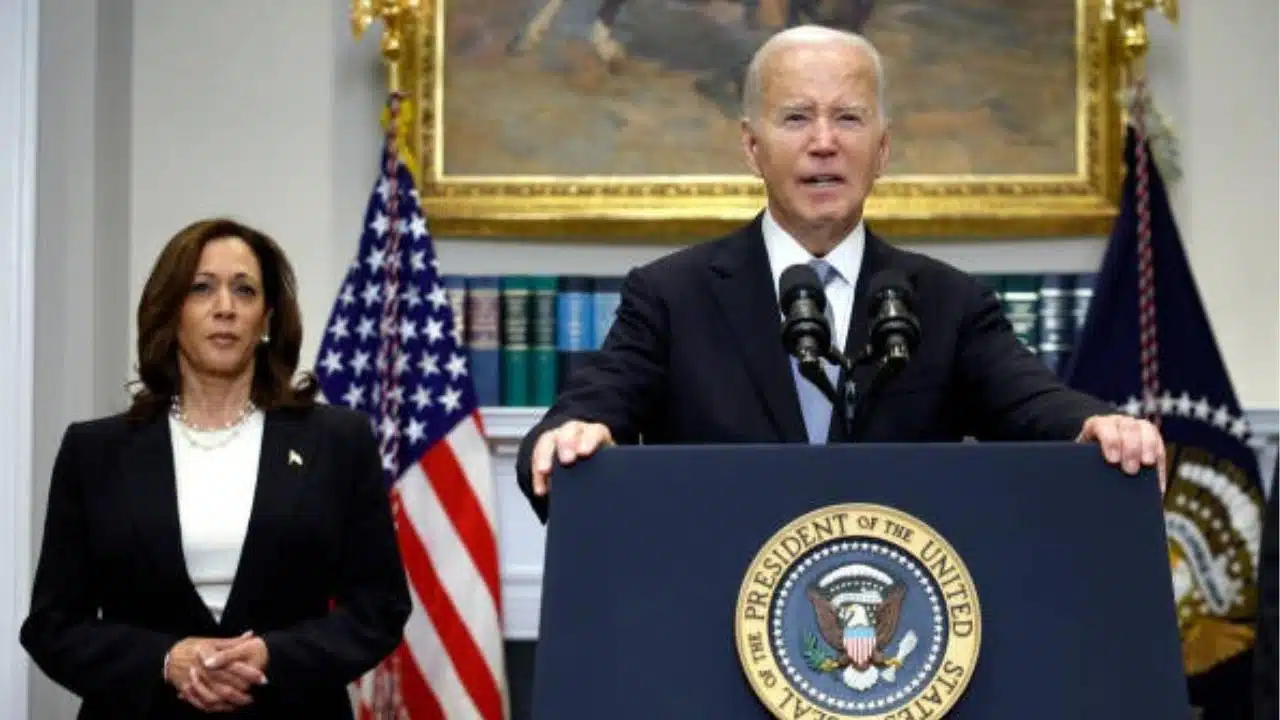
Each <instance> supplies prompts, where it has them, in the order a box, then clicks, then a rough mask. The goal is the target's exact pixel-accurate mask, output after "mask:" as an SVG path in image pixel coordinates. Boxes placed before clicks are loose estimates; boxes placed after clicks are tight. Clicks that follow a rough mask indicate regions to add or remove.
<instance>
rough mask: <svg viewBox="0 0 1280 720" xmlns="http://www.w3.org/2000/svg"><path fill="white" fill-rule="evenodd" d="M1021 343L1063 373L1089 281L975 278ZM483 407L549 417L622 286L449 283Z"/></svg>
mask: <svg viewBox="0 0 1280 720" xmlns="http://www.w3.org/2000/svg"><path fill="white" fill-rule="evenodd" d="M978 278H979V279H980V280H981V281H982V282H983V283H985V284H986V285H987V286H989V287H990V288H991V289H992V290H993V291H994V292H995V293H996V295H997V297H999V299H1000V301H1001V304H1002V306H1003V308H1004V312H1005V314H1006V316H1007V317H1008V318H1009V321H1010V323H1011V324H1012V326H1013V328H1014V332H1015V333H1016V334H1017V336H1018V338H1019V339H1020V340H1022V342H1023V344H1025V345H1026V346H1027V347H1028V348H1029V349H1031V350H1032V351H1033V352H1035V353H1036V354H1037V355H1038V356H1039V357H1040V358H1041V359H1043V360H1044V362H1045V364H1046V365H1048V366H1049V367H1050V368H1051V369H1053V370H1054V371H1055V372H1057V373H1062V372H1063V371H1064V370H1065V369H1066V366H1067V362H1068V361H1069V360H1070V356H1071V348H1072V346H1073V344H1074V342H1075V338H1076V336H1077V335H1078V333H1079V331H1080V328H1081V327H1082V326H1083V325H1084V319H1085V315H1086V313H1087V312H1088V307H1089V301H1090V299H1091V298H1092V295H1093V276H1092V275H1089V274H1001V275H979V276H978ZM443 282H444V285H445V290H446V292H447V294H448V296H449V300H450V303H451V305H452V309H453V315H454V318H458V319H460V324H461V325H462V327H461V328H460V329H459V330H460V337H461V338H462V339H463V342H464V344H465V345H466V346H467V350H468V353H469V355H470V363H471V375H472V380H473V382H474V383H475V387H476V393H477V394H478V396H479V400H480V403H481V404H482V405H484V406H487V407H545V406H547V405H549V404H551V402H552V401H553V400H554V399H555V397H556V394H557V393H558V392H559V390H560V388H561V387H562V386H563V385H564V383H565V380H566V378H567V377H568V376H569V375H570V374H571V373H573V372H574V370H575V369H576V368H578V367H579V366H580V365H581V364H582V362H583V360H584V359H585V358H587V357H589V354H590V353H592V352H594V351H595V350H597V349H599V348H600V346H601V344H602V343H603V342H604V339H605V336H606V335H608V333H609V327H610V325H611V324H612V323H613V318H614V314H615V312H616V310H617V306H618V298H619V290H620V289H621V286H622V277H620V276H613V275H447V276H445V277H444V278H443Z"/></svg>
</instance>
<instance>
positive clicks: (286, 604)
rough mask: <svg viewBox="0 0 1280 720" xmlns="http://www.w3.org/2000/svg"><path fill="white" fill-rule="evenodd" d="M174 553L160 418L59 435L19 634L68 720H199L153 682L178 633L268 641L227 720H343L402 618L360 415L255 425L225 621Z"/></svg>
mask: <svg viewBox="0 0 1280 720" xmlns="http://www.w3.org/2000/svg"><path fill="white" fill-rule="evenodd" d="M291 458H292V459H291ZM297 459H301V463H300V464H299V463H298V462H297V461H296V460H297ZM181 543H182V538H181V533H180V530H179V517H178V502H177V491H176V488H175V484H174V465H173V455H172V451H171V446H170V432H169V425H168V422H167V418H165V417H161V418H160V419H158V420H156V421H154V422H149V423H146V424H141V425H133V424H130V423H128V422H127V421H126V420H125V419H124V417H123V416H114V417H110V418H104V419H99V420H95V421H89V422H83V423H75V424H72V425H71V426H70V428H68V430H67V433H66V435H65V436H64V438H63V441H62V447H61V449H60V450H59V452H58V456H57V460H56V462H55V464H54V469H53V477H52V481H51V486H50V491H49V506H48V514H47V517H46V520H45V529H44V540H43V546H42V549H41V554H40V560H39V564H38V566H37V568H36V573H35V582H34V588H33V590H32V598H31V613H30V615H29V617H28V618H27V620H26V622H25V623H24V624H23V626H22V632H21V640H22V645H23V647H25V648H26V649H27V651H28V652H29V653H30V654H31V657H32V658H33V659H34V660H35V662H36V663H37V664H38V665H39V666H40V668H41V669H42V670H44V671H45V673H47V674H48V675H49V677H50V678H52V679H53V680H54V681H56V682H58V683H59V684H61V685H63V686H64V687H66V688H67V689H69V690H70V691H72V692H73V693H75V694H77V695H79V696H80V697H81V698H82V699H83V703H82V705H81V710H80V717H81V718H85V719H88V718H157V719H158V718H188V717H191V718H195V717H209V715H207V714H205V713H202V712H200V711H198V710H196V709H195V708H194V707H193V706H191V705H189V704H187V703H186V702H184V701H182V700H180V699H179V698H178V691H177V690H176V689H174V688H173V687H172V686H170V685H168V684H166V683H165V681H164V679H163V677H162V667H163V662H164V656H165V653H166V652H168V650H169V649H170V648H171V647H172V646H173V644H174V643H176V642H178V641H179V640H182V639H183V638H186V637H190V636H202V637H234V636H237V635H239V634H241V633H243V632H245V631H247V630H251V631H253V632H254V633H256V634H257V635H259V636H261V637H262V638H264V640H265V641H266V645H267V649H268V654H269V659H268V666H267V670H266V675H267V680H268V682H267V684H266V685H264V686H261V687H258V688H255V689H254V690H253V695H254V698H255V701H254V703H253V704H251V705H249V706H247V707H246V708H245V709H243V710H242V711H240V712H239V713H237V714H234V715H233V717H252V718H308V720H312V719H316V720H318V719H319V718H350V717H351V716H352V713H351V703H350V701H349V700H348V697H347V693H346V685H347V684H348V683H349V682H350V681H352V680H354V679H355V678H357V677H359V676H360V675H361V674H362V673H363V672H364V671H365V670H367V669H368V668H370V667H372V666H374V665H376V664H377V663H378V661H379V660H381V659H382V658H384V657H385V656H387V655H388V654H389V653H390V652H391V651H392V650H393V649H394V648H395V647H396V645H397V644H398V643H399V641H400V638H401V635H402V630H403V628H404V623H405V622H406V620H407V618H408V615H409V611H410V598H409V591H408V584H407V582H406V579H405V575H404V571H403V568H402V565H401V560H400V554H399V549H398V545H397V543H396V537H395V533H394V530H393V526H392V523H391V516H390V511H389V503H388V498H387V491H386V485H385V482H384V481H383V476H382V470H381V463H380V460H379V453H378V448H377V445H376V443H375V440H374V437H373V434H372V432H371V429H370V427H369V423H368V422H367V421H366V420H365V419H364V417H363V416H361V415H359V414H357V413H355V412H353V411H350V410H346V409H343V408H338V407H332V406H325V405H319V406H316V407H314V408H312V409H310V410H287V411H286V410H274V411H270V412H268V413H267V416H266V421H265V427H264V430H263V439H262V452H261V463H260V469H259V473H258V485H257V490H256V491H255V495H254V498H253V509H252V515H251V516H250V521H249V529H248V534H247V536H246V538H245V545H244V550H243V553H242V555H241V560H240V565H239V567H238V569H237V573H236V577H235V582H234V584H233V586H232V591H231V595H230V597H229V598H228V600H227V606H226V608H225V611H224V613H223V617H222V621H221V623H218V622H215V621H214V618H213V615H212V614H211V613H210V612H209V610H208V609H207V607H206V606H205V604H204V602H203V601H202V600H201V599H200V596H199V595H198V594H197V592H196V589H195V586H194V585H193V584H192V582H191V580H190V578H189V576H188V574H187V569H186V565H185V561H184V559H183V554H182V545H181Z"/></svg>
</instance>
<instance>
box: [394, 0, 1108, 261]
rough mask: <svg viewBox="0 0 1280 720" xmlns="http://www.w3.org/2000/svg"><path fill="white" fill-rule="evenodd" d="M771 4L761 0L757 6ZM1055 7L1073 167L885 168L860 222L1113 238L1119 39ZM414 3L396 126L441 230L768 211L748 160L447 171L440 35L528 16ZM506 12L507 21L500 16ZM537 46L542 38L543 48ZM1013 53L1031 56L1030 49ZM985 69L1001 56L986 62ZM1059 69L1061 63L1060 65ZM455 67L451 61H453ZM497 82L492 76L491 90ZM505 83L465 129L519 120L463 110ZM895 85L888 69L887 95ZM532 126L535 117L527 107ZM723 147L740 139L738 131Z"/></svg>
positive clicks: (591, 227)
mask: <svg viewBox="0 0 1280 720" xmlns="http://www.w3.org/2000/svg"><path fill="white" fill-rule="evenodd" d="M556 1H557V2H558V1H559V0H556ZM597 1H598V0H597ZM644 1H645V2H653V1H654V0H644ZM769 1H770V0H762V4H763V3H768V2H769ZM793 1H794V0H793ZM821 1H822V0H818V2H821ZM883 1H884V0H881V2H883ZM1064 1H1065V2H1066V3H1067V4H1069V5H1070V6H1071V10H1070V12H1071V13H1072V15H1073V26H1072V29H1071V31H1070V35H1069V36H1068V41H1069V43H1070V45H1071V46H1072V50H1071V52H1072V58H1071V60H1070V61H1069V62H1070V64H1071V66H1072V67H1070V68H1066V69H1069V70H1071V72H1070V73H1069V76H1070V77H1071V79H1072V84H1071V86H1070V87H1069V88H1066V89H1065V90H1063V89H1062V88H1059V90H1062V92H1069V94H1070V96H1071V97H1073V98H1074V106H1073V107H1072V108H1071V110H1070V113H1071V118H1069V120H1073V121H1072V122H1070V124H1071V126H1072V132H1071V134H1070V136H1068V137H1066V138H1065V139H1063V138H1059V140H1060V141H1061V143H1063V146H1065V147H1066V148H1067V150H1066V152H1069V153H1071V154H1073V156H1074V157H1073V162H1074V167H1073V168H1071V169H1070V170H1068V171H1063V172H1052V173H1050V172H1045V173H1031V172H1004V173H1002V172H987V173H983V174H979V173H975V172H956V173H941V174H936V175H931V174H924V173H919V172H916V173H911V174H906V173H903V174H894V173H893V172H892V170H891V172H890V173H889V174H887V175H886V176H885V177H883V178H881V180H880V181H879V182H878V183H877V186H876V189H875V191H874V192H873V194H872V196H871V197H870V198H869V199H868V203H867V209H866V214H867V219H868V222H869V223H870V224H871V225H873V226H874V227H875V229H876V230H877V232H879V233H881V234H884V235H886V236H889V237H915V238H939V239H941V238H946V237H956V236H964V237H970V238H992V237H1007V238H1012V237H1047V236H1048V237H1052V236H1078V235H1094V234H1105V233H1106V232H1107V231H1108V230H1109V228H1110V225H1111V223H1112V221H1113V219H1114V216H1115V213H1116V199H1117V197H1116V196H1117V193H1118V188H1119V183H1120V180H1121V175H1122V166H1121V153H1122V149H1123V148H1122V141H1123V139H1122V121H1123V115H1122V112H1121V108H1120V107H1119V105H1118V100H1117V94H1118V93H1117V91H1118V88H1119V84H1118V83H1119V82H1120V79H1121V60H1120V57H1121V54H1122V53H1121V52H1120V48H1118V46H1117V42H1116V41H1115V35H1114V34H1113V33H1114V27H1113V26H1111V25H1109V24H1108V23H1106V22H1104V20H1103V5H1104V3H1105V2H1106V0H1042V2H1043V3H1046V5H1044V6H1043V7H1049V5H1057V4H1058V3H1063V2H1064ZM418 2H419V3H420V8H419V10H420V12H421V14H420V15H419V19H420V22H419V23H417V24H416V25H415V26H414V27H412V29H411V31H410V35H411V38H410V40H411V41H410V42H406V43H405V47H404V48H403V51H404V57H403V63H402V67H403V69H404V72H402V78H401V83H402V85H403V87H404V89H405V91H406V93H407V96H408V98H409V99H410V100H411V101H412V102H411V104H410V105H409V108H408V109H409V112H410V114H411V115H410V117H409V118H405V120H406V121H407V122H408V123H409V124H410V128H411V132H410V140H409V144H410V148H409V152H411V153H412V155H413V157H414V158H415V159H416V160H417V168H418V172H419V183H420V188H419V192H420V195H421V198H422V203H423V209H424V212H425V213H426V214H427V217H428V221H429V223H430V224H431V227H432V230H433V232H434V233H435V234H436V235H438V236H445V237H451V238H498V237H501V238H519V239H526V240H535V239H554V240H559V241H575V240H582V241H587V242H604V241H618V240H636V241H645V242H654V241H657V242H688V241H694V240H698V239H702V238H706V237H710V236H713V235H715V234H719V233H721V232H724V231H726V230H728V229H730V228H732V227H735V226H737V225H740V224H741V223H743V222H745V221H746V220H748V219H749V218H751V217H752V216H753V215H754V214H755V213H757V212H758V211H759V209H760V208H761V207H762V206H763V202H764V196H763V192H762V188H761V185H760V183H759V181H758V180H757V179H755V178H754V177H752V176H750V175H749V174H747V173H746V166H745V163H744V164H743V166H742V167H743V172H742V173H741V174H736V175H735V174H725V173H717V174H695V173H656V174H635V175H626V176H623V175H618V174H605V173H593V172H582V173H578V174H563V173H554V172H552V173H544V172H533V173H525V174H516V173H506V172H483V173H476V174H462V173H452V174H451V173H448V172H446V152H445V151H446V148H448V147H449V146H450V135H449V133H448V132H447V131H446V124H447V123H446V120H447V119H448V116H449V113H450V110H451V106H450V105H449V103H462V102H463V100H461V99H459V98H456V97H452V96H451V95H450V94H449V92H447V90H448V89H449V83H448V82H447V81H448V80H449V78H450V76H449V73H450V69H451V67H455V60H454V58H453V57H452V56H451V52H452V50H451V49H450V48H449V47H448V45H449V42H448V39H449V38H451V37H453V36H461V35H465V34H466V33H464V32H463V30H462V29H459V28H455V29H456V30H458V32H455V33H451V32H450V30H451V28H450V27H449V26H448V23H449V22H451V17H450V16H451V14H454V10H455V8H466V9H467V11H468V12H471V11H473V8H476V7H479V5H475V3H481V4H485V3H486V2H487V6H494V5H497V4H502V3H509V4H511V5H512V6H515V5H516V4H517V3H519V5H520V6H521V7H524V5H525V4H526V1H525V0H418ZM541 2H543V0H528V2H527V5H528V6H530V7H531V8H533V9H536V6H537V5H538V4H539V3H541ZM635 2H637V3H638V2H641V0H635ZM983 2H987V3H989V4H990V5H991V6H992V7H993V8H995V7H997V6H1008V5H1009V2H1008V1H1007V0H969V2H968V3H967V5H969V6H973V5H975V4H981V3H983ZM1033 6H1034V7H1041V3H1031V4H1023V5H1022V7H1033ZM459 12H461V11H459ZM505 12H507V14H508V15H509V14H510V12H509V8H508V9H507V10H506V11H505ZM1058 12H1060V13H1061V14H1063V15H1065V14H1067V12H1068V11H1067V10H1064V9H1062V8H1058ZM461 24H462V22H461V21H459V25H461ZM471 24H474V23H471ZM470 33H471V34H470V37H471V40H468V42H473V43H474V42H478V41H476V40H475V39H474V38H475V37H477V33H478V34H479V35H484V34H485V33H483V32H479V31H476V30H474V29H472V30H471V31H470ZM492 34H493V33H489V35H492ZM868 36H869V37H871V39H872V40H873V41H876V37H875V35H874V32H871V31H868ZM464 39H465V38H464ZM457 42H459V43H460V42H463V40H458V41H457ZM489 42H490V43H491V44H492V43H493V42H494V39H493V38H492V37H489ZM544 42H547V41H546V40H545V39H544ZM1026 42H1028V43H1030V42H1032V41H1026ZM877 44H879V42H878V41H877ZM1063 44H1064V45H1065V44H1066V43H1063ZM588 47H589V46H588ZM882 51H883V48H882ZM1020 52H1022V53H1023V55H1026V54H1027V52H1028V51H1026V50H1020ZM1031 52H1034V50H1033V51H1031ZM491 54H492V52H491ZM885 55H886V58H887V59H891V58H892V55H891V54H890V53H888V52H886V53H885ZM579 60H581V57H580V58H579ZM988 61H989V62H996V61H997V60H993V59H989V58H988ZM488 62H489V63H490V66H495V65H496V66H498V67H499V72H502V70H501V69H500V68H501V65H500V63H501V62H502V61H500V60H499V61H495V60H493V59H492V58H490V60H489V61H488ZM1015 62H1016V61H1015ZM1058 62H1060V63H1063V61H1062V60H1061V59H1059V60H1058ZM458 63H459V66H460V61H458ZM490 69H491V68H490ZM493 77H495V76H493V75H490V76H489V78H490V81H489V82H492V78H493ZM505 77H507V78H510V77H511V76H510V75H506V76H505ZM602 77H603V79H601V76H597V78H596V80H597V81H600V82H606V83H607V82H610V81H611V79H612V78H614V77H617V76H616V75H615V74H611V73H610V72H606V73H605V74H604V75H603V76H602ZM512 82H513V85H511V86H508V88H509V89H508V90H505V91H504V90H503V89H502V88H495V87H493V86H491V85H490V86H482V87H481V88H480V90H479V91H474V90H475V87H474V86H473V88H472V89H473V92H470V93H469V94H466V95H465V97H466V100H465V106H464V107H466V108H467V109H468V110H469V111H472V112H474V113H475V114H473V115H472V116H471V118H472V120H471V121H469V122H478V121H479V120H483V121H485V122H488V121H491V120H492V118H493V117H494V115H495V114H497V115H504V114H505V115H515V117H506V118H505V119H504V121H505V122H508V123H512V122H515V123H522V122H524V117H522V116H520V113H518V112H517V113H493V112H486V111H485V110H483V109H482V108H472V107H471V104H472V103H474V102H475V101H476V99H477V98H479V97H484V98H488V97H490V95H489V94H496V95H501V94H503V93H504V92H505V93H507V94H511V93H514V92H517V91H519V90H521V88H519V87H516V83H519V82H521V81H519V80H516V81H512ZM893 83H894V80H893V76H892V73H891V76H890V81H889V84H890V87H891V88H892V87H893ZM459 92H461V91H459ZM486 93H488V94H486ZM553 100H554V98H553ZM587 107H591V106H587ZM539 112H541V111H539ZM527 117H530V118H533V117H535V115H534V113H532V111H530V114H529V115H528V116H527ZM1064 117H1065V116H1064ZM1060 119H1061V118H1060ZM896 122H897V118H896V117H895V123H896ZM1063 122H1067V121H1066V120H1064V121H1063ZM454 126H455V127H466V128H467V133H464V134H467V135H478V131H477V132H476V133H472V132H471V127H472V126H471V125H462V126H459V125H457V124H456V122H455V123H454ZM565 132H566V133H568V134H573V133H574V129H573V128H571V127H566V128H565ZM557 134H558V133H557ZM544 137H545V136H544ZM717 137H718V136H717ZM473 140H474V143H473V145H472V146H471V147H472V148H476V150H474V151H472V152H470V154H469V155H468V157H478V155H477V154H478V153H483V152H484V148H485V147H487V146H486V145H485V144H484V143H485V142H486V140H484V139H483V138H480V139H476V138H473ZM725 140H726V142H733V143H736V142H737V140H736V131H735V132H734V133H733V137H729V138H725ZM459 142H461V141H459ZM656 142H658V143H660V141H656ZM1060 154H1063V153H1061V152H1060Z"/></svg>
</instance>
